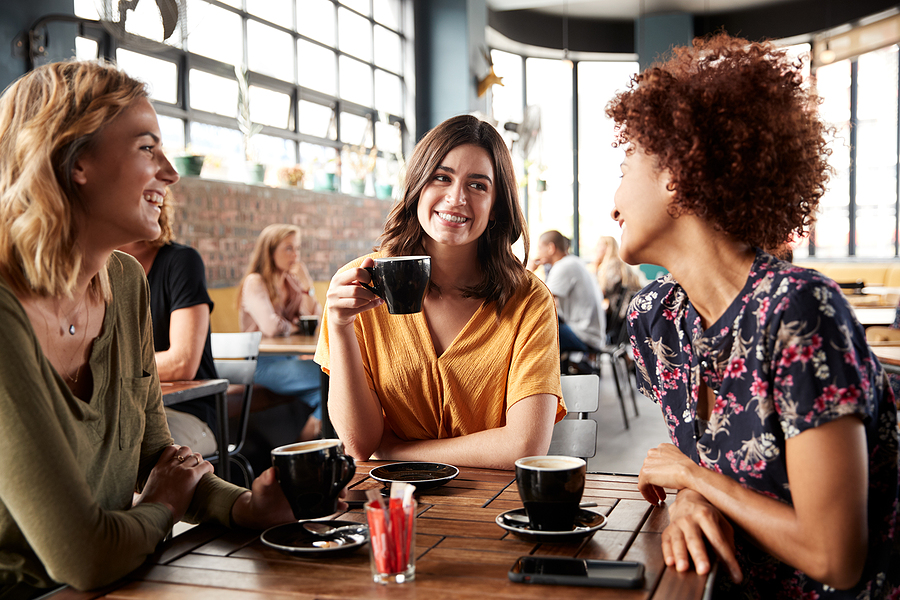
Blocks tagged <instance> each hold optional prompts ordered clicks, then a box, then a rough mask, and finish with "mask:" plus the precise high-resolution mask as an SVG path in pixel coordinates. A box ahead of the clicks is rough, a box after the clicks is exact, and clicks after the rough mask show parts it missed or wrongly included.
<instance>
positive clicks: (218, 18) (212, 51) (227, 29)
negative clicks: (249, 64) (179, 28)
mask: <svg viewBox="0 0 900 600" xmlns="http://www.w3.org/2000/svg"><path fill="white" fill-rule="evenodd" d="M191 15H193V13H188V21H189V25H188V28H189V30H190V32H191V33H190V35H189V36H188V39H187V47H188V49H189V50H190V51H191V52H194V53H196V54H202V55H203V56H208V57H209V58H215V59H217V60H221V61H222V62H225V63H228V64H230V65H239V64H241V63H242V62H243V58H244V50H243V42H241V40H243V39H244V34H243V32H242V29H241V17H240V16H239V15H236V14H234V13H232V12H229V11H227V10H224V9H221V8H217V7H215V6H209V7H208V8H207V9H206V10H204V11H203V18H202V20H200V21H199V22H190V21H191V19H192V16H191Z"/></svg>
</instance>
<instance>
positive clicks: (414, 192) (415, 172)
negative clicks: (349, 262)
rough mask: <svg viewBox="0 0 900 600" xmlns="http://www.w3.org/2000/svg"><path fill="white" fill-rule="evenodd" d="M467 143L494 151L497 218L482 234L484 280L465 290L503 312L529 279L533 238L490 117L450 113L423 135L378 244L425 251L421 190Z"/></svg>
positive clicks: (391, 249)
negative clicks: (519, 245)
mask: <svg viewBox="0 0 900 600" xmlns="http://www.w3.org/2000/svg"><path fill="white" fill-rule="evenodd" d="M467 144H471V145H474V146H478V147H480V148H484V150H485V151H486V152H487V153H488V155H489V156H490V157H491V162H492V163H493V166H494V175H495V178H496V183H495V188H494V189H495V190H496V194H497V195H496V199H495V200H494V209H493V210H494V220H493V221H491V222H490V225H489V226H488V227H487V228H486V229H485V230H484V233H483V234H481V237H480V238H479V239H478V261H479V263H480V265H481V270H482V273H483V275H484V277H483V278H482V281H481V283H479V284H477V285H475V286H472V287H469V288H465V289H463V290H462V292H463V295H464V296H465V297H470V298H484V299H486V300H487V301H489V302H491V301H494V302H496V303H497V313H498V314H499V313H500V311H501V310H503V307H504V306H505V304H506V302H507V301H508V300H509V299H510V298H511V297H512V295H513V294H514V293H515V292H516V290H517V289H519V288H520V287H521V286H522V285H524V284H525V282H526V278H527V272H526V270H525V263H526V262H527V260H528V251H529V239H528V229H527V228H526V227H525V216H524V215H523V214H522V208H521V207H520V206H519V193H518V187H517V185H516V177H515V172H514V170H513V166H512V158H511V156H510V154H509V149H508V148H507V147H506V143H505V142H504V141H503V138H502V137H501V136H500V133H499V132H498V131H497V130H496V129H495V128H494V127H493V126H492V125H491V124H490V123H486V122H484V121H482V120H480V119H478V118H476V117H474V116H471V115H460V116H458V117H452V118H450V119H447V120H446V121H444V122H443V123H441V124H440V125H438V126H437V127H435V128H434V129H432V130H431V131H429V132H428V133H427V134H426V135H425V137H424V138H422V140H421V141H420V142H419V143H418V144H417V145H416V148H415V150H414V151H413V154H412V157H411V158H410V160H409V163H408V165H407V171H406V177H405V178H404V181H403V185H402V190H401V195H400V201H399V202H398V203H397V204H396V205H395V206H394V208H393V209H392V210H391V213H390V214H389V215H388V218H387V222H386V223H385V225H384V233H383V234H382V236H381V246H380V248H379V249H380V250H381V251H382V252H383V253H385V254H386V255H388V256H405V255H411V254H418V253H422V252H424V245H423V244H422V239H423V237H424V235H425V232H424V231H423V230H422V226H421V225H420V224H419V218H418V215H417V209H418V204H419V196H420V195H421V193H422V189H423V188H424V187H425V185H426V184H427V183H428V181H429V179H430V177H431V175H432V173H434V171H435V169H436V168H437V167H438V165H439V164H440V162H441V160H443V158H444V157H445V156H446V155H447V153H448V152H450V151H451V150H453V149H454V148H456V147H457V146H463V145H467ZM520 237H521V238H522V241H523V243H524V247H525V258H524V260H522V261H520V260H519V259H518V258H516V255H515V254H514V253H513V251H512V245H513V243H515V241H516V240H518V239H519V238H520Z"/></svg>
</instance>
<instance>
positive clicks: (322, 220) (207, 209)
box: [171, 177, 392, 288]
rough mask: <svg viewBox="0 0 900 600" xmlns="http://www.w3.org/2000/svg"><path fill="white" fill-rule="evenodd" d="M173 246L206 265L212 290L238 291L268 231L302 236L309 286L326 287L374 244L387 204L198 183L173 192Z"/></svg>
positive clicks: (184, 183)
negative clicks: (193, 252) (291, 230)
mask: <svg viewBox="0 0 900 600" xmlns="http://www.w3.org/2000/svg"><path fill="white" fill-rule="evenodd" d="M171 190H172V194H173V196H174V198H175V205H176V208H175V224H174V229H175V241H177V242H179V243H182V244H186V245H188V246H192V247H194V248H196V249H197V250H198V251H199V252H200V254H201V256H202V257H203V261H204V262H205V263H206V276H207V285H208V286H209V287H210V288H218V287H228V286H232V285H236V284H237V283H238V282H239V281H240V279H241V277H242V276H243V273H244V269H245V268H246V267H247V262H248V261H249V259H250V254H251V253H252V251H253V246H254V244H255V243H256V238H257V236H258V235H259V232H260V231H262V230H263V228H264V227H266V226H267V225H271V224H272V223H291V224H293V225H297V226H299V227H300V229H301V230H302V236H301V242H300V244H301V255H300V256H301V260H303V262H304V263H306V266H307V267H308V268H309V271H310V274H311V275H312V278H313V279H314V280H316V281H328V280H330V279H331V277H332V276H333V275H334V273H335V271H337V269H338V268H339V267H341V266H343V265H344V264H346V263H347V262H349V261H351V260H352V259H354V258H356V257H358V256H362V255H363V254H367V253H369V252H371V251H372V248H373V247H374V246H375V244H376V243H377V241H378V237H379V236H380V235H381V232H382V229H383V227H384V221H385V219H386V218H387V214H388V212H389V211H390V208H391V206H392V201H391V200H378V199H376V198H370V197H365V196H350V195H346V194H340V193H332V192H314V191H311V190H303V189H293V188H290V189H289V188H271V187H264V186H258V185H246V184H242V183H232V182H223V181H212V180H208V179H200V178H196V177H184V178H182V179H181V181H179V182H178V183H177V184H175V185H174V186H172V187H171Z"/></svg>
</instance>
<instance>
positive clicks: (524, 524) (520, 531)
mask: <svg viewBox="0 0 900 600" xmlns="http://www.w3.org/2000/svg"><path fill="white" fill-rule="evenodd" d="M494 520H495V521H496V523H497V525H499V526H500V527H502V528H503V529H505V530H507V531H508V532H510V533H512V534H513V535H514V536H516V537H517V538H519V539H522V540H525V541H526V542H547V543H549V544H567V543H572V542H580V541H581V540H584V539H587V538H589V537H591V536H592V535H594V532H596V531H597V530H598V529H600V528H601V527H603V526H604V525H606V517H605V516H603V515H601V514H600V513H597V512H594V511H592V510H585V509H583V508H582V509H579V510H578V514H577V515H576V516H575V529H571V530H569V531H538V530H536V529H532V528H531V525H529V524H528V515H526V514H525V509H524V508H517V509H515V510H508V511H506V512H505V513H500V514H499V515H497V518H496V519H494Z"/></svg>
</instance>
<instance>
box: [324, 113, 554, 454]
mask: <svg viewBox="0 0 900 600" xmlns="http://www.w3.org/2000/svg"><path fill="white" fill-rule="evenodd" d="M520 237H521V238H522V239H523V242H524V248H525V258H526V259H527V256H528V246H529V243H528V233H527V229H526V227H525V219H524V217H523V215H522V211H521V208H520V207H519V201H518V198H517V185H516V179H515V174H514V172H513V167H512V160H511V158H510V154H509V149H508V148H507V147H506V144H505V143H504V141H503V138H502V136H501V135H500V134H499V133H498V132H497V130H496V129H494V127H492V126H491V125H490V124H489V123H486V122H484V121H481V120H479V119H477V118H475V117H473V116H468V115H464V116H458V117H453V118H451V119H448V120H446V121H444V122H443V123H441V124H440V125H438V126H437V127H435V128H434V129H432V130H431V131H430V132H429V133H428V134H426V135H425V137H424V138H423V139H422V140H421V141H420V142H419V143H418V144H417V145H416V148H415V150H414V152H413V155H412V157H411V159H410V161H409V163H408V171H407V176H406V178H405V183H404V187H403V190H402V194H401V200H400V201H399V202H398V203H397V204H396V205H395V207H394V208H393V210H392V211H391V213H390V215H389V216H388V220H387V223H386V224H385V229H384V233H383V234H382V238H381V245H380V248H379V250H378V252H376V253H375V254H371V255H368V256H365V257H363V258H360V259H357V260H355V261H353V262H351V263H350V264H349V265H347V266H345V267H344V268H342V269H341V270H339V272H338V273H337V274H336V275H335V276H334V278H333V279H332V280H331V285H330V287H329V289H328V297H327V301H326V308H325V315H324V319H323V325H322V333H321V335H320V336H319V347H318V349H317V351H316V361H317V362H318V363H319V364H320V365H322V368H323V369H324V370H325V371H326V372H328V373H329V374H330V393H329V397H328V407H329V416H330V417H331V421H332V423H333V425H334V428H335V430H336V431H337V433H338V435H339V437H340V438H341V439H342V440H343V441H344V444H345V446H346V450H347V453H348V454H350V455H352V456H354V457H355V458H357V459H367V458H369V457H370V456H374V457H375V458H378V459H390V460H420V461H421V460H425V461H436V462H445V463H450V464H455V465H468V466H476V467H491V468H501V469H512V468H513V465H514V462H515V461H516V460H517V459H519V458H521V457H523V456H531V455H536V454H546V453H547V449H548V447H549V445H550V436H551V434H552V430H553V424H554V423H555V422H556V421H558V420H559V419H561V418H563V416H564V415H565V405H564V404H563V401H562V398H561V391H560V383H559V346H558V344H557V327H556V318H555V316H556V311H555V309H554V306H553V300H552V297H551V295H550V292H549V291H548V290H547V288H546V286H544V285H543V284H542V283H541V282H540V281H538V280H537V278H536V277H535V276H534V275H533V274H532V273H530V272H529V271H527V270H526V269H525V264H524V261H523V260H520V259H518V258H517V257H516V256H515V254H514V253H513V250H512V245H513V243H514V242H515V241H516V240H518V239H519V238H520ZM411 255H427V256H430V257H431V281H430V283H429V287H428V290H427V292H426V296H425V300H424V304H423V310H422V312H419V313H415V314H409V315H390V314H388V310H387V306H385V305H384V303H383V302H382V301H381V300H380V299H379V298H378V297H377V296H376V295H375V294H374V293H372V292H371V291H369V290H368V289H366V288H364V287H363V286H362V285H360V283H369V282H370V276H369V273H368V272H367V271H366V270H365V269H364V268H363V267H367V266H371V265H372V264H373V260H372V259H373V257H380V256H411Z"/></svg>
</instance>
